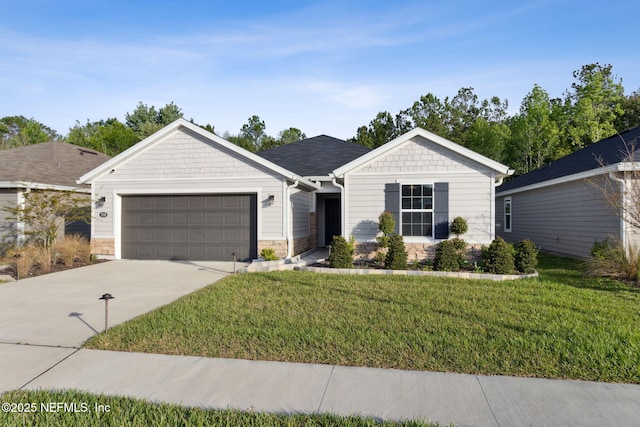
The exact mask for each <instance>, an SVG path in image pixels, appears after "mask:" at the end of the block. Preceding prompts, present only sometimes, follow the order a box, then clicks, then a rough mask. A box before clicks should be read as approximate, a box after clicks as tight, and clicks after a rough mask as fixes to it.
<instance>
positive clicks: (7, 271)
mask: <svg viewBox="0 0 640 427" xmlns="http://www.w3.org/2000/svg"><path fill="white" fill-rule="evenodd" d="M107 261H109V260H108V259H99V260H96V261H94V262H90V263H84V262H80V261H75V262H74V263H73V265H72V266H68V265H64V264H63V263H57V264H55V265H53V266H51V271H47V272H44V271H42V269H41V268H40V267H39V266H37V267H34V268H32V269H31V270H29V275H28V277H36V276H42V275H43V274H49V273H56V272H58V271H65V270H71V269H72V268H78V267H85V266H87V265H92V264H98V263H102V262H107ZM0 275H7V276H11V277H13V278H14V279H15V280H18V272H17V271H16V269H15V268H14V267H13V266H9V267H5V268H4V269H2V270H0ZM26 278H27V277H21V279H26Z"/></svg>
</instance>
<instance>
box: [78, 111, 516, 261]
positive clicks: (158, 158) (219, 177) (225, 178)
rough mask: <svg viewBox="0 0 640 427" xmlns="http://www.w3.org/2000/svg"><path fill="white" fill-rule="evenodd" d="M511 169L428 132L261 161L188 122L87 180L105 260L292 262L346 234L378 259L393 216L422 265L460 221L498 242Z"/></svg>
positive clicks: (302, 147)
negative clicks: (382, 226)
mask: <svg viewBox="0 0 640 427" xmlns="http://www.w3.org/2000/svg"><path fill="white" fill-rule="evenodd" d="M512 172H513V171H511V170H510V169H509V168H508V167H507V166H504V165H502V164H500V163H497V162H494V161H493V160H490V159H488V158H486V157H484V156H481V155H479V154H478V153H475V152H473V151H471V150H468V149H466V148H464V147H461V146H459V145H457V144H454V143H453V142H451V141H448V140H446V139H444V138H440V137H438V136H437V135H434V134H432V133H430V132H427V131H425V130H423V129H419V128H417V129H414V130H412V131H410V132H408V133H406V134H404V135H402V136H400V137H399V138H397V139H395V140H393V141H390V142H389V143H387V144H385V145H383V146H381V147H379V148H377V149H374V150H370V149H368V148H365V147H361V146H359V145H356V144H352V143H349V142H346V141H341V140H339V139H336V138H331V137H328V136H324V135H322V136H318V137H315V138H309V139H306V140H302V141H298V142H295V143H292V144H287V145H285V146H282V147H278V148H274V149H272V150H267V151H263V152H259V153H251V152H249V151H247V150H244V149H242V148H240V147H238V146H236V145H234V144H232V143H230V142H229V141H226V140H224V139H223V138H220V137H219V136H217V135H214V134H212V133H210V132H207V131H205V130H203V129H202V128H200V127H198V126H196V125H194V124H193V123H190V122H188V121H186V120H184V119H179V120H177V121H175V122H173V123H172V124H170V125H168V126H167V127H165V128H164V129H162V130H160V131H158V132H157V133H155V134H153V135H151V136H150V137H148V138H147V139H145V140H143V141H141V142H139V143H138V144H136V145H134V146H133V147H131V148H129V149H128V150H126V151H124V152H123V153H121V154H119V155H118V156H116V157H114V158H113V159H111V160H109V161H108V162H106V163H104V164H103V165H101V166H99V167H98V168H96V169H95V170H93V171H91V172H88V173H87V174H85V175H84V176H82V177H81V178H80V180H79V182H80V183H82V184H87V183H90V184H91V189H92V190H91V191H92V196H93V198H94V199H95V200H100V201H101V202H100V203H98V204H95V205H94V206H93V210H94V212H93V213H94V215H93V218H94V221H93V222H92V245H93V253H94V254H96V255H98V256H100V257H105V258H115V259H120V258H130V259H191V260H207V259H208V260H229V259H232V257H233V255H232V254H233V253H235V254H236V256H237V257H238V259H241V260H249V259H252V258H256V257H257V255H258V254H259V253H260V251H261V250H262V249H263V248H274V249H275V250H276V252H277V254H278V255H279V256H280V257H291V256H293V255H295V254H298V253H301V252H303V251H305V250H307V249H311V248H315V247H317V246H326V245H328V244H329V243H330V240H331V238H332V236H333V235H336V234H340V235H343V236H344V237H346V238H349V237H350V236H353V237H354V238H355V240H356V244H357V250H358V254H359V255H361V256H369V255H372V250H373V248H374V247H375V237H376V235H377V234H378V229H377V220H378V216H379V215H380V213H382V212H383V211H384V210H385V209H386V210H389V211H391V212H393V213H394V215H395V217H396V219H397V228H398V232H399V233H401V234H402V235H403V236H404V238H405V242H406V244H407V248H408V249H409V250H410V252H411V256H412V259H413V257H414V256H416V257H422V256H424V255H425V254H428V253H431V252H432V250H433V245H434V244H435V243H437V242H438V241H440V240H441V239H445V238H447V237H448V234H449V233H448V226H449V221H450V219H452V218H453V217H455V216H458V215H460V216H464V217H465V218H466V219H467V221H468V222H469V232H468V233H467V234H466V235H465V239H467V241H469V242H470V243H474V244H487V243H489V242H490V241H491V240H492V239H493V238H494V220H495V213H494V194H495V186H496V185H498V184H499V183H501V182H502V179H503V178H504V177H506V176H508V175H509V174H510V173H512Z"/></svg>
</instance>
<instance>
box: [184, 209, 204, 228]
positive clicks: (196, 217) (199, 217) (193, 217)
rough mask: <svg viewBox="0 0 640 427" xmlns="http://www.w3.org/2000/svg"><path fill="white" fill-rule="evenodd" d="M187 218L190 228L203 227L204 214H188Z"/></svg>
mask: <svg viewBox="0 0 640 427" xmlns="http://www.w3.org/2000/svg"><path fill="white" fill-rule="evenodd" d="M187 218H188V219H187V221H188V224H189V225H190V226H198V225H204V212H189V215H188V216H187Z"/></svg>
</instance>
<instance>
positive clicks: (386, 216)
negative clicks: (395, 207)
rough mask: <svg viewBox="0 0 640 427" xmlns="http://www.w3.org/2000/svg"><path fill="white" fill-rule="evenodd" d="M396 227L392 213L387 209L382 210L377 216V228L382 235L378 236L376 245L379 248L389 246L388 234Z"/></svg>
mask: <svg viewBox="0 0 640 427" xmlns="http://www.w3.org/2000/svg"><path fill="white" fill-rule="evenodd" d="M395 228H396V220H395V219H394V218H393V214H392V213H391V212H389V211H384V212H382V213H381V214H380V216H379V217H378V230H380V232H381V233H382V236H378V237H377V238H376V239H377V240H378V246H379V247H381V248H387V247H389V236H391V234H393V230H395Z"/></svg>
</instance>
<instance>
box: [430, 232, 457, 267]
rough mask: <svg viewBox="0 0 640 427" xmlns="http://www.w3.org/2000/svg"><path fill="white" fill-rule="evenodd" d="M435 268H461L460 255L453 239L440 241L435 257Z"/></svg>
mask: <svg viewBox="0 0 640 427" xmlns="http://www.w3.org/2000/svg"><path fill="white" fill-rule="evenodd" d="M433 269H434V270H436V271H458V270H460V257H459V255H458V250H457V249H456V246H455V243H454V242H453V240H443V241H441V242H440V243H438V246H436V254H435V257H434V258H433Z"/></svg>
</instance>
